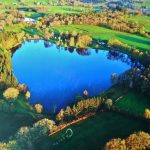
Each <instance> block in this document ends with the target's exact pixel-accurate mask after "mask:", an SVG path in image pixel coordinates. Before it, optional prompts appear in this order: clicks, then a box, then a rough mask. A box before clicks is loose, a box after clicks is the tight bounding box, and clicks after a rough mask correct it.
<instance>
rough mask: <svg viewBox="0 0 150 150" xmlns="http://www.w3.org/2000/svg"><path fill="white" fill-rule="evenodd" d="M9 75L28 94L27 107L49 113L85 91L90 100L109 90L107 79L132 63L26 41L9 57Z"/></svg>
mask: <svg viewBox="0 0 150 150" xmlns="http://www.w3.org/2000/svg"><path fill="white" fill-rule="evenodd" d="M12 64H13V71H14V74H15V76H16V77H17V79H18V81H19V83H20V84H22V83H24V84H26V85H27V86H28V88H29V90H30V92H31V98H30V102H31V103H33V104H34V103H41V104H42V105H43V106H44V108H45V110H47V111H53V108H54V106H57V110H59V109H60V108H62V107H65V106H66V105H71V104H73V103H74V102H75V101H76V97H77V96H83V91H84V90H87V91H88V93H89V96H94V95H96V94H99V93H100V92H102V91H104V90H106V89H108V88H109V87H111V86H112V81H111V75H112V74H113V73H116V74H117V75H119V74H121V73H123V72H125V71H126V70H128V69H130V68H131V67H132V66H133V65H135V63H133V62H132V61H131V60H130V58H129V57H128V56H127V55H125V54H122V53H119V52H115V51H104V50H94V49H88V50H85V49H73V48H69V49H67V48H63V47H58V46H56V45H55V44H53V43H50V42H47V41H43V40H39V41H34V40H31V41H26V42H24V43H23V44H22V46H21V47H20V48H18V49H17V50H16V51H15V52H14V53H13V56H12Z"/></svg>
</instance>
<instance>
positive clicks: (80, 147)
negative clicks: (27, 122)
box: [36, 112, 147, 150]
mask: <svg viewBox="0 0 150 150" xmlns="http://www.w3.org/2000/svg"><path fill="white" fill-rule="evenodd" d="M129 125H130V126H129ZM146 126H147V125H146V124H144V123H143V122H142V121H140V120H136V119H133V118H129V117H127V116H123V115H120V114H117V113H114V112H103V113H99V114H97V115H96V116H94V117H92V118H89V119H88V120H85V121H83V122H80V123H77V124H74V125H72V126H70V127H69V128H70V129H72V130H73V132H74V134H73V136H72V138H70V139H68V140H65V141H62V142H60V144H58V146H53V143H55V142H58V141H59V140H61V139H62V135H63V134H64V133H65V131H66V129H64V130H63V131H61V132H59V133H57V134H55V135H53V136H51V137H49V138H46V139H42V141H43V143H41V142H40V143H38V144H37V143H36V144H37V145H36V146H37V147H38V148H39V149H40V148H42V149H53V150H62V149H63V150H74V149H76V150H84V149H85V150H91V149H94V150H100V149H102V148H103V146H104V144H105V143H106V142H107V141H108V140H110V139H111V138H118V137H121V138H123V137H127V136H128V135H129V134H131V133H133V132H135V131H139V130H143V131H144V130H145V129H146ZM122 131H123V132H122Z"/></svg>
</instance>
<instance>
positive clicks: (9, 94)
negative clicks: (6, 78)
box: [3, 88, 19, 100]
mask: <svg viewBox="0 0 150 150" xmlns="http://www.w3.org/2000/svg"><path fill="white" fill-rule="evenodd" d="M18 95H19V90H18V89H16V88H8V89H7V90H5V91H4V93H3V96H4V97H5V98H6V99H9V100H14V99H16V98H17V97H18Z"/></svg>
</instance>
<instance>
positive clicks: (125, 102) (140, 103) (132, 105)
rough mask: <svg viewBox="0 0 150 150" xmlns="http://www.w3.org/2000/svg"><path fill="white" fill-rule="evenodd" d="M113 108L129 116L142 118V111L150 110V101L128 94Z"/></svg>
mask: <svg viewBox="0 0 150 150" xmlns="http://www.w3.org/2000/svg"><path fill="white" fill-rule="evenodd" d="M115 106H117V107H118V108H120V109H122V110H126V111H128V112H129V113H131V114H135V115H139V116H143V114H144V110H145V109H146V108H150V100H149V99H148V98H147V97H145V96H144V95H142V94H139V93H134V92H129V93H127V94H126V95H125V96H124V97H123V98H122V99H120V100H119V101H117V102H116V103H115Z"/></svg>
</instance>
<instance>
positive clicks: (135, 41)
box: [50, 25, 150, 51]
mask: <svg viewBox="0 0 150 150" xmlns="http://www.w3.org/2000/svg"><path fill="white" fill-rule="evenodd" d="M50 29H51V30H54V31H59V32H66V31H69V32H72V31H76V32H81V33H85V34H88V35H90V36H91V37H92V38H94V39H100V40H109V39H112V38H116V39H118V40H120V41H122V42H123V43H126V44H128V45H131V46H134V47H136V48H139V49H141V50H144V51H147V50H150V46H149V45H150V39H148V38H145V37H142V36H139V35H135V34H130V33H125V32H119V31H115V30H112V29H109V28H106V27H101V26H90V25H68V26H59V27H53V28H50Z"/></svg>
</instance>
